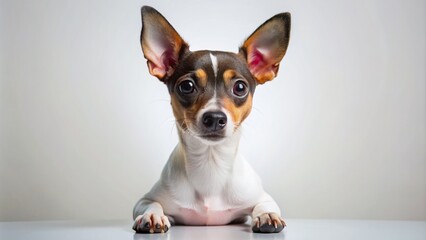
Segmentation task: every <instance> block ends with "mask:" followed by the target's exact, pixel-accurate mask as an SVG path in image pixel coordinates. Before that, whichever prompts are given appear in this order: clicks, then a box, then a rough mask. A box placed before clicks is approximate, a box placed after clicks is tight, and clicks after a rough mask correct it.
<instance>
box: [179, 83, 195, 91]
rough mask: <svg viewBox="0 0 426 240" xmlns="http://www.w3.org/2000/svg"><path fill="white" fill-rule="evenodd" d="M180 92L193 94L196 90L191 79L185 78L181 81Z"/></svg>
mask: <svg viewBox="0 0 426 240" xmlns="http://www.w3.org/2000/svg"><path fill="white" fill-rule="evenodd" d="M178 88H179V92H181V93H182V94H191V93H193V92H194V90H195V84H194V82H193V81H191V80H185V81H182V82H181V83H179V87H178Z"/></svg>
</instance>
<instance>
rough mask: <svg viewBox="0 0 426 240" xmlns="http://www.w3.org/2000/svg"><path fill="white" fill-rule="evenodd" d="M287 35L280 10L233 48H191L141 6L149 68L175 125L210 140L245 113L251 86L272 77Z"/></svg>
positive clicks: (225, 134) (234, 126)
mask: <svg viewBox="0 0 426 240" xmlns="http://www.w3.org/2000/svg"><path fill="white" fill-rule="evenodd" d="M289 36H290V14H289V13H282V14H278V15H275V16H274V17H272V18H271V19H269V20H268V21H266V22H265V23H264V24H262V25H261V26H260V27H259V28H258V29H257V30H256V31H255V32H254V33H253V34H252V35H251V36H250V37H249V38H248V39H247V40H246V41H245V42H244V44H243V45H242V46H241V47H240V51H239V53H238V54H235V53H230V52H219V51H195V52H192V51H190V50H189V46H188V44H187V43H186V42H185V41H183V39H182V38H181V37H180V36H179V34H178V33H177V32H176V31H175V30H174V28H173V27H172V26H171V25H170V24H169V23H168V22H167V20H166V19H165V18H164V17H163V16H162V15H161V14H160V13H158V12H157V11H156V10H155V9H153V8H151V7H146V6H145V7H143V8H142V32H141V45H142V50H143V53H144V56H145V58H146V59H147V63H148V68H149V71H150V73H151V74H152V75H153V76H155V77H157V78H158V79H159V80H161V81H162V82H164V83H165V84H166V85H167V87H168V89H169V93H170V96H171V105H172V108H173V113H174V115H175V118H176V121H177V125H178V126H179V129H180V130H181V131H183V132H189V133H190V134H191V135H194V136H196V137H198V138H199V139H200V140H202V141H205V142H207V143H210V144H215V143H218V142H220V141H221V140H223V139H225V138H226V137H229V136H231V135H232V134H233V133H234V132H235V130H237V129H238V127H239V126H240V125H241V123H242V122H243V121H244V119H245V118H246V117H247V116H248V115H249V113H250V111H251V107H252V99H253V94H254V90H255V88H256V86H257V85H258V84H263V83H265V82H267V81H270V80H272V79H274V78H275V77H276V75H277V72H278V67H279V63H280V61H281V59H282V58H283V57H284V55H285V52H286V50H287V46H288V42H289Z"/></svg>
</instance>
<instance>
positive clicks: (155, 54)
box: [141, 6, 189, 82]
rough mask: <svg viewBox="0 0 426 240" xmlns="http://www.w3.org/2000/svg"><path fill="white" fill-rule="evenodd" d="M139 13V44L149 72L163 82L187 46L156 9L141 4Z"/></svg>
mask: <svg viewBox="0 0 426 240" xmlns="http://www.w3.org/2000/svg"><path fill="white" fill-rule="evenodd" d="M141 14H142V31H141V46H142V51H143V54H144V56H145V58H146V59H147V63H148V69H149V73H151V75H153V76H155V77H157V78H158V79H160V80H161V81H163V82H165V81H166V79H167V77H170V75H171V74H172V73H173V71H174V70H175V67H176V65H177V64H178V62H179V60H180V58H181V57H182V56H183V54H184V53H185V52H186V51H188V50H189V46H188V44H187V43H186V42H185V41H184V40H183V39H182V38H181V37H180V36H179V34H178V33H177V32H176V30H175V29H174V28H173V27H172V25H170V23H169V22H168V21H167V20H166V19H165V18H164V17H163V16H162V15H161V14H160V13H159V12H157V10H155V9H154V8H152V7H149V6H143V7H142V9H141Z"/></svg>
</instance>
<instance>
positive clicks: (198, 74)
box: [194, 68, 207, 87]
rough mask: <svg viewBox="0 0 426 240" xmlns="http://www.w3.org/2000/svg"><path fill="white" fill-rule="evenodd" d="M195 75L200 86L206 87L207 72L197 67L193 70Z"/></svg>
mask: <svg viewBox="0 0 426 240" xmlns="http://www.w3.org/2000/svg"><path fill="white" fill-rule="evenodd" d="M194 73H195V76H196V77H197V78H198V80H199V83H200V86H201V87H206V86H207V73H206V72H205V71H204V70H203V69H201V68H200V69H197V70H195V72H194Z"/></svg>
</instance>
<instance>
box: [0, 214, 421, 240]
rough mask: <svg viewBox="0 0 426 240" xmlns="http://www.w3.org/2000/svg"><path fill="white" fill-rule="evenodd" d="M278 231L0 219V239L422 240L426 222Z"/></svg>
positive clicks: (329, 224)
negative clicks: (149, 230)
mask: <svg viewBox="0 0 426 240" xmlns="http://www.w3.org/2000/svg"><path fill="white" fill-rule="evenodd" d="M286 222H287V225H288V227H287V228H286V229H285V230H284V231H283V232H281V233H276V234H259V233H252V232H251V231H250V227H249V225H229V226H217V227H190V226H173V227H172V228H171V229H170V231H169V232H168V233H165V234H155V235H150V234H135V232H134V231H133V230H132V229H131V226H132V221H130V220H116V221H111V220H110V221H105V220H103V221H39V222H0V239H5V240H6V239H7V240H20V239H25V240H37V239H40V240H50V239H79V240H81V239H90V240H96V239H102V240H107V239H120V240H126V239H127V240H142V239H150V240H155V239H161V240H169V239H170V240H180V239H182V240H183V239H184V240H188V239H194V240H195V239H202V240H209V239H214V240H227V239H233V240H234V239H237V240H238V239H286V240H293V239H315V240H321V239H327V240H334V239H336V240H337V239H339V240H342V239H345V240H351V239H356V240H360V239H374V240H377V239H386V240H392V239H397V240H401V239H404V240H425V239H426V221H423V222H414V221H412V222H410V221H362V220H310V219H287V220H286Z"/></svg>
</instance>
